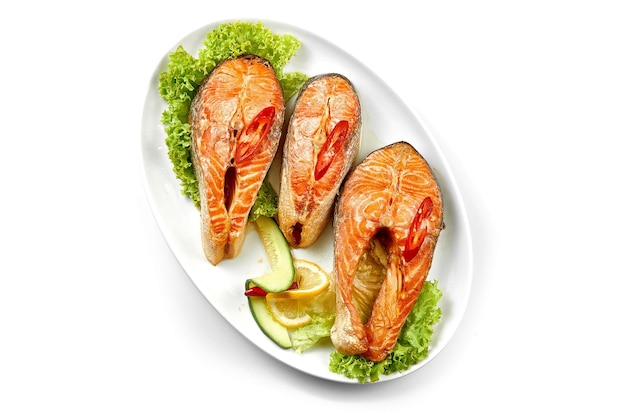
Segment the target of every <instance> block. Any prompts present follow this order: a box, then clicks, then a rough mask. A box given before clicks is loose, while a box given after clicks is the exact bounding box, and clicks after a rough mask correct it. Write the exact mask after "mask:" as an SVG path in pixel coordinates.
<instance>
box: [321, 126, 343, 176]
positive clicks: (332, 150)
mask: <svg viewBox="0 0 626 417" xmlns="http://www.w3.org/2000/svg"><path fill="white" fill-rule="evenodd" d="M348 127H349V125H348V122H347V121H346V120H341V121H340V122H339V123H337V124H336V125H335V127H334V128H333V130H332V132H331V133H330V135H329V136H328V138H327V139H326V142H324V145H323V146H322V149H321V150H320V152H319V154H317V163H316V164H315V181H319V179H320V178H322V177H323V176H324V174H326V171H328V168H329V167H330V164H331V163H332V162H333V160H334V159H335V156H336V155H337V154H338V153H340V152H341V148H342V147H343V143H344V142H345V141H346V137H347V136H348Z"/></svg>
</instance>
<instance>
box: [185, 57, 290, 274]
mask: <svg viewBox="0 0 626 417" xmlns="http://www.w3.org/2000/svg"><path fill="white" fill-rule="evenodd" d="M267 107H274V118H273V123H272V124H271V127H270V128H269V131H268V133H267V136H266V137H265V138H264V139H263V140H262V141H260V142H258V143H259V146H258V148H255V150H254V153H253V154H251V155H249V156H247V157H246V158H245V159H243V158H242V157H241V156H240V154H243V153H244V152H243V151H242V149H243V148H241V147H242V146H244V145H243V143H244V142H243V140H244V139H243V138H247V136H244V132H246V131H247V129H248V126H250V124H251V122H253V121H254V120H255V116H257V115H259V114H260V113H261V112H262V111H263V109H265V108H267ZM284 114H285V101H284V97H283V91H282V88H281V86H280V83H279V81H278V79H277V78H276V74H275V72H274V70H273V68H272V66H271V64H270V63H269V61H267V60H266V59H264V58H261V57H259V56H256V55H243V56H240V57H237V58H232V59H227V60H225V61H223V62H221V63H220V64H219V65H218V66H216V67H215V69H214V70H213V71H211V73H210V74H209V75H208V76H207V77H206V78H205V80H204V81H203V83H202V84H201V86H200V87H199V89H198V91H197V93H196V95H195V96H194V99H193V100H192V103H191V107H190V111H189V124H190V126H191V139H192V140H191V150H192V163H193V168H194V172H195V174H196V177H197V179H198V188H199V194H200V220H201V237H202V247H203V251H204V254H205V256H206V258H207V259H208V260H209V261H210V262H211V263H212V264H213V265H217V264H218V263H219V262H221V261H222V260H223V259H225V258H234V257H236V256H237V255H238V254H239V253H240V251H241V248H242V246H243V243H244V240H245V235H246V227H247V223H248V214H249V212H250V210H251V208H252V206H253V204H254V202H255V200H256V196H257V193H258V191H259V189H260V188H261V185H262V183H263V179H264V178H265V176H266V174H267V171H268V170H269V168H270V166H271V164H272V161H273V160H274V156H275V155H276V152H277V150H278V146H279V143H280V139H281V135H282V126H283V122H284ZM250 131H251V132H254V129H252V128H251V129H250ZM251 135H252V133H251ZM257 136H263V135H257ZM238 148H239V153H238ZM227 200H228V201H227Z"/></svg>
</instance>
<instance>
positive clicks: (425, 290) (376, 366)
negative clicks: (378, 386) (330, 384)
mask: <svg viewBox="0 0 626 417" xmlns="http://www.w3.org/2000/svg"><path fill="white" fill-rule="evenodd" d="M437 284H438V282H437V281H426V282H425V283H424V286H423V287H422V291H421V292H420V295H419V298H418V299H417V302H416V303H415V306H414V307H413V310H411V313H410V314H409V316H408V317H407V320H406V322H405V324H404V327H403V328H402V331H401V332H400V335H399V336H398V341H397V342H396V345H395V346H394V348H393V350H392V351H391V352H390V353H389V355H387V357H386V358H385V359H384V360H382V361H381V362H372V361H370V360H367V359H365V358H363V357H362V356H357V355H355V356H348V355H343V354H341V353H339V352H336V351H334V352H331V355H330V364H329V369H330V371H331V372H334V373H337V374H340V375H344V376H346V377H348V378H351V379H357V380H358V381H359V382H361V383H366V382H376V381H378V380H379V379H380V376H381V375H389V374H392V373H395V372H402V371H405V370H408V369H409V368H410V367H411V366H413V365H415V364H417V363H418V362H420V361H422V360H423V359H425V358H426V357H427V356H428V348H429V344H430V341H431V340H432V336H433V331H434V330H433V327H434V326H435V325H436V324H437V323H438V322H439V320H440V319H441V309H440V308H439V306H438V304H439V300H440V299H441V296H442V291H441V290H440V289H439V288H438V287H437Z"/></svg>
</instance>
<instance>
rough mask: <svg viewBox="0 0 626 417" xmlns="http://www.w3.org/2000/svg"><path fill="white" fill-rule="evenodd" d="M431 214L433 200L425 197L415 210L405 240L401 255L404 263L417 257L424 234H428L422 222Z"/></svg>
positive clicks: (424, 237)
mask: <svg viewBox="0 0 626 417" xmlns="http://www.w3.org/2000/svg"><path fill="white" fill-rule="evenodd" d="M432 212H433V200H432V199H431V198H430V197H426V198H425V199H424V200H423V201H422V203H421V204H420V206H419V208H418V209H417V213H415V217H414V218H413V221H412V222H411V226H410V227H409V235H408V236H407V238H406V244H405V245H404V252H403V253H402V256H403V257H404V260H405V261H406V262H409V261H410V260H411V259H413V258H414V257H415V255H417V252H418V251H419V249H420V247H421V246H422V243H424V239H426V234H427V233H428V227H427V226H426V225H425V224H424V220H425V219H426V218H428V217H429V216H430V215H431V213H432Z"/></svg>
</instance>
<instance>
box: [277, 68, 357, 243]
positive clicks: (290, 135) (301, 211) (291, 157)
mask: <svg viewBox="0 0 626 417" xmlns="http://www.w3.org/2000/svg"><path fill="white" fill-rule="evenodd" d="M360 139H361V106H360V103H359V98H358V96H357V93H356V91H355V90H354V88H353V86H352V84H351V82H350V81H349V80H348V79H347V78H346V77H344V76H343V75H340V74H321V75H318V76H315V77H312V78H310V79H309V80H307V82H306V83H305V84H304V85H303V86H302V88H301V89H300V92H299V93H298V97H297V98H296V101H295V104H294V109H293V113H292V115H291V118H290V120H289V126H288V128H287V135H286V138H285V145H284V147H283V160H282V166H281V182H280V192H279V199H278V223H279V226H280V228H281V230H282V232H283V234H284V235H285V237H286V238H287V241H288V242H289V244H290V245H291V246H292V247H296V248H305V247H308V246H310V245H312V244H313V243H315V242H316V241H317V239H318V238H319V236H320V234H321V233H322V231H323V230H324V228H325V226H326V225H327V224H328V222H329V221H330V219H331V216H332V212H333V205H334V202H335V197H336V195H337V191H338V190H339V187H340V185H341V183H342V181H343V180H344V178H345V176H346V174H347V173H348V171H349V170H350V168H352V167H353V165H354V162H355V160H356V157H357V153H358V151H359V145H360Z"/></svg>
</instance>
